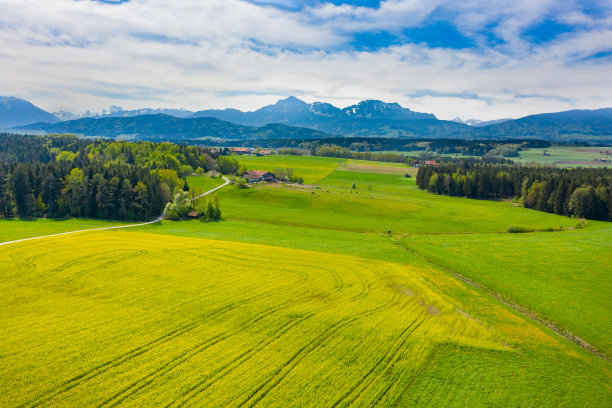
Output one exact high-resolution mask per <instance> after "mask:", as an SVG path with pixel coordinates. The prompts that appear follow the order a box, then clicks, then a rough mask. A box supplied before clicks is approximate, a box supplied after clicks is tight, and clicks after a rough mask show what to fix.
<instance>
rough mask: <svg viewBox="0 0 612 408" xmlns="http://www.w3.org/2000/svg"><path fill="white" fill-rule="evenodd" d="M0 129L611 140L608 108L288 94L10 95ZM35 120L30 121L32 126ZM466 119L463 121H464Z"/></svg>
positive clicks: (152, 135)
mask: <svg viewBox="0 0 612 408" xmlns="http://www.w3.org/2000/svg"><path fill="white" fill-rule="evenodd" d="M0 101H2V104H0V108H2V109H0V128H9V127H15V128H17V129H19V130H20V131H22V132H25V131H38V132H40V131H42V132H48V133H75V134H80V135H85V136H102V137H112V138H114V137H129V138H136V139H167V140H205V139H211V138H213V139H226V140H252V139H264V138H265V139H285V138H287V139H311V138H322V137H329V136H331V135H335V136H347V137H355V136H360V137H400V138H461V139H474V138H479V139H480V138H482V139H513V138H516V139H518V138H521V139H523V138H538V139H544V140H550V141H590V142H599V143H612V108H604V109H597V110H572V111H566V112H558V113H549V114H538V115H531V116H527V117H524V118H521V119H502V120H497V121H489V122H480V121H477V120H468V121H465V122H463V121H460V120H455V121H445V120H439V119H437V118H436V117H435V115H433V114H430V113H421V112H414V111H412V110H410V109H408V108H404V107H402V106H400V105H399V104H397V103H385V102H382V101H377V100H366V101H362V102H359V103H358V104H355V105H352V106H348V107H346V108H342V109H341V108H338V107H336V106H334V105H331V104H329V103H323V102H315V103H311V104H309V103H306V102H304V101H301V100H299V99H298V98H295V97H289V98H286V99H281V100H279V101H278V102H276V103H275V104H272V105H268V106H264V107H262V108H260V109H257V110H255V111H250V112H243V111H240V110H237V109H219V110H218V109H211V110H202V111H198V112H191V111H188V110H183V109H137V110H123V109H122V108H120V107H118V106H111V107H110V108H109V109H108V110H104V111H103V112H101V113H99V114H92V113H91V112H86V113H85V114H83V115H81V116H88V117H85V118H83V117H81V118H78V119H76V120H68V121H60V119H58V117H56V116H59V117H60V118H69V117H75V116H70V115H71V114H68V113H66V112H58V113H57V115H56V116H54V115H51V114H49V113H48V112H45V111H43V110H41V109H39V108H37V107H35V106H34V105H32V104H30V103H29V102H26V101H23V100H20V99H17V98H10V97H9V98H2V99H0ZM33 122H35V123H33ZM466 123H468V124H469V125H468V124H466Z"/></svg>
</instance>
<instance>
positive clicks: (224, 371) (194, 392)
mask: <svg viewBox="0 0 612 408" xmlns="http://www.w3.org/2000/svg"><path fill="white" fill-rule="evenodd" d="M328 272H329V273H330V275H331V276H332V278H333V279H334V281H335V284H334V289H333V290H332V291H331V292H330V294H329V295H331V294H333V293H337V292H339V291H340V290H342V289H343V288H344V281H343V280H342V278H341V277H340V276H339V275H338V274H337V272H335V271H334V270H332V269H330V270H328ZM353 272H354V273H355V274H356V275H358V276H359V279H360V281H361V285H362V286H361V291H360V292H359V293H357V294H356V295H354V296H352V297H351V298H350V299H347V300H345V301H343V302H341V303H336V304H334V305H326V306H322V307H320V308H318V309H317V310H311V311H310V312H308V313H306V314H305V315H304V316H301V317H300V318H299V319H295V320H292V321H290V322H288V323H287V324H285V325H284V326H283V327H281V328H280V329H279V330H277V331H276V333H275V335H274V337H268V338H266V339H263V340H261V341H260V342H259V343H258V344H256V345H255V346H253V347H251V348H250V349H249V350H247V351H245V352H244V353H242V354H241V355H239V356H238V357H236V358H235V359H234V360H232V361H231V362H230V363H228V364H227V365H225V366H223V367H220V368H218V369H217V370H216V371H215V372H213V373H211V375H209V376H208V377H206V378H205V379H203V380H202V381H200V382H198V383H197V384H195V385H194V386H192V387H191V388H190V389H188V390H187V391H185V392H184V393H183V395H182V396H181V397H180V399H181V400H180V402H179V401H178V400H175V401H172V402H171V403H169V404H168V405H166V406H165V407H164V408H170V407H172V406H173V405H178V406H184V405H185V404H187V403H188V402H189V401H191V400H192V399H193V398H195V397H197V396H198V395H200V394H201V393H203V392H204V391H206V390H207V389H208V388H210V386H211V385H212V384H213V383H214V381H218V380H220V379H222V378H224V377H225V376H226V375H228V374H229V373H231V372H232V371H233V370H234V369H236V368H237V367H240V366H241V365H242V364H243V363H244V362H246V361H248V360H249V359H250V358H251V357H253V356H255V355H256V354H257V353H258V352H260V351H261V350H263V349H264V348H266V347H268V346H269V345H270V344H272V343H274V342H275V341H276V340H278V339H280V338H281V337H282V336H283V335H284V334H286V333H287V332H289V331H290V330H291V329H292V328H293V327H295V326H298V325H299V324H302V323H303V322H305V321H306V320H308V319H310V318H312V317H314V316H316V315H317V314H318V313H321V312H323V311H326V310H329V309H331V308H332V307H337V306H338V305H339V304H344V303H346V302H349V301H357V300H359V299H361V298H363V297H365V296H367V295H368V294H369V293H370V290H371V287H370V283H369V282H368V280H367V279H366V278H365V276H364V275H363V274H362V273H360V272H357V271H356V270H354V271H353Z"/></svg>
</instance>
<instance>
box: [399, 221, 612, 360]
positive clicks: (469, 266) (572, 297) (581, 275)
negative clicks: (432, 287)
mask: <svg viewBox="0 0 612 408" xmlns="http://www.w3.org/2000/svg"><path fill="white" fill-rule="evenodd" d="M401 244H402V245H403V246H405V247H406V248H408V249H409V250H411V251H415V252H416V253H418V254H421V255H422V256H423V257H425V258H427V259H429V260H431V261H432V262H434V263H435V264H436V265H440V266H443V267H445V268H447V269H450V270H452V271H454V272H457V273H459V274H461V275H464V276H466V277H468V278H470V279H472V280H474V281H476V282H479V283H481V284H483V285H485V286H486V287H488V288H490V289H492V290H494V291H496V292H498V293H501V294H503V295H504V296H506V297H507V298H509V299H512V300H513V301H514V302H516V303H518V304H520V305H523V306H526V307H528V308H529V309H532V310H534V311H536V312H537V313H538V314H540V315H541V316H544V317H545V318H547V319H549V320H552V321H554V322H555V323H556V324H557V325H559V326H561V327H562V328H564V329H567V330H570V331H571V332H573V333H575V334H577V335H578V336H580V337H582V338H583V339H585V340H587V341H588V342H590V343H592V344H593V345H595V346H596V347H597V348H599V349H601V350H602V351H604V352H606V353H607V354H608V355H610V354H612V319H610V317H611V316H612V298H610V296H609V295H610V294H611V293H612V275H611V274H610V271H611V269H610V267H611V261H612V224H610V223H606V222H597V221H591V222H590V223H589V226H588V227H587V228H584V229H577V230H573V231H561V232H541V233H528V234H471V235H438V236H408V237H405V238H403V239H402V240H401Z"/></svg>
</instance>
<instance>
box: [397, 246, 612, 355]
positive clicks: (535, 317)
mask: <svg viewBox="0 0 612 408" xmlns="http://www.w3.org/2000/svg"><path fill="white" fill-rule="evenodd" d="M393 241H394V242H395V244H396V245H398V246H399V247H400V248H402V249H404V250H406V251H408V252H410V253H412V254H414V255H416V256H418V257H420V258H421V259H423V260H424V261H426V262H427V263H429V264H431V265H433V266H435V267H436V268H439V269H441V270H443V271H444V272H446V273H447V274H449V275H451V276H453V277H455V278H456V279H459V280H460V281H462V282H464V283H467V284H468V285H470V286H472V287H474V288H476V289H479V290H481V291H483V292H484V293H486V294H487V295H489V296H491V297H492V298H493V299H495V300H497V301H499V302H500V303H503V304H504V305H506V306H508V307H510V308H512V309H513V310H514V311H515V312H517V313H519V314H520V315H521V316H523V317H524V318H527V319H530V320H532V321H534V322H536V323H538V324H540V325H541V326H544V327H546V328H548V329H549V330H552V331H553V332H555V333H556V334H558V335H559V336H561V337H563V338H565V339H566V340H569V341H571V342H572V343H574V344H576V345H577V346H579V347H581V348H582V349H584V350H587V351H589V352H591V353H592V354H594V355H595V356H597V357H599V358H601V359H602V360H605V361H607V362H612V358H610V356H608V355H607V354H606V353H604V352H603V351H601V350H599V349H598V348H597V347H595V346H593V345H592V344H590V343H587V342H586V341H584V340H583V339H582V338H580V337H578V336H577V335H575V334H574V333H572V332H571V331H569V330H567V329H564V328H561V327H559V326H557V324H555V323H554V322H553V321H550V320H548V319H546V318H544V317H543V316H541V315H540V314H539V313H538V312H536V311H534V310H532V309H529V308H528V307H525V306H522V305H520V304H518V303H516V302H514V301H513V300H512V299H510V298H508V297H507V296H504V295H503V294H501V293H499V292H496V291H494V290H493V289H490V288H488V287H487V286H485V285H483V284H481V283H478V282H476V281H474V280H472V279H470V278H468V277H466V276H464V275H462V274H460V273H458V272H455V271H453V270H452V269H450V268H447V267H446V266H444V265H442V264H439V263H437V262H435V261H433V260H431V259H429V258H427V257H426V256H424V255H423V254H421V253H419V252H418V251H416V250H414V249H411V248H409V247H407V246H405V245H403V244H401V243H400V242H399V241H397V240H393Z"/></svg>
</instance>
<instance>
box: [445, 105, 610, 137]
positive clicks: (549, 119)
mask: <svg viewBox="0 0 612 408" xmlns="http://www.w3.org/2000/svg"><path fill="white" fill-rule="evenodd" d="M453 137H457V138H466V137H467V138H475V139H476V138H477V139H508V138H519V139H529V138H533V139H543V140H550V141H574V140H584V141H596V142H602V143H610V142H612V108H604V109H595V110H570V111H565V112H556V113H542V114H538V115H530V116H525V117H523V118H520V119H514V120H509V121H506V122H502V123H496V124H492V125H489V126H484V127H472V128H469V129H464V130H462V131H459V132H457V133H456V134H454V135H453Z"/></svg>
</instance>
